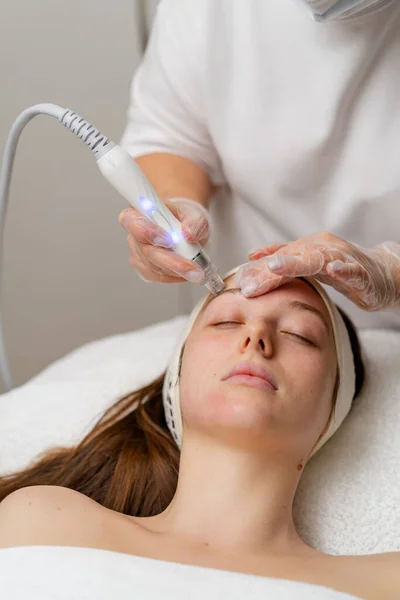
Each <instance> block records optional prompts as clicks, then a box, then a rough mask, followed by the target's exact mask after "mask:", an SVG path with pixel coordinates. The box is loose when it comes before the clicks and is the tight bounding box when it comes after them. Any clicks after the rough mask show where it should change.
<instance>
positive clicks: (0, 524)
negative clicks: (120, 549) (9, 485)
mask: <svg viewBox="0 0 400 600" xmlns="http://www.w3.org/2000/svg"><path fill="white" fill-rule="evenodd" d="M105 512H108V511H107V509H104V507H103V506H101V505H100V504H98V503H97V502H95V501H94V500H91V499H90V498H88V497H87V496H85V495H84V494H81V493H79V492H75V491H74V490H70V489H68V488H65V487H60V486H50V485H41V486H31V487H25V488H21V489H20V490H17V491H16V492H13V493H12V494H10V495H9V496H7V497H6V498H5V499H4V500H3V501H2V502H1V503H0V548H7V547H11V546H30V545H58V546H60V545H61V546H69V545H71V546H80V545H83V546H87V543H86V542H87V539H88V534H89V533H91V531H90V530H92V529H93V532H95V531H96V529H97V528H99V530H98V533H97V534H96V538H98V541H99V543H101V538H102V536H103V535H104V533H105V531H104V528H105V527H107V519H106V518H105ZM82 524H84V527H81V525H82ZM90 537H91V536H90ZM96 541H97V540H96Z"/></svg>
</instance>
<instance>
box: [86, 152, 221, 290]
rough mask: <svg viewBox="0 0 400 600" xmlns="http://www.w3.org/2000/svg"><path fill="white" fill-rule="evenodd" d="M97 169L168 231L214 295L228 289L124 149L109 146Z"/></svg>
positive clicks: (142, 212)
mask: <svg viewBox="0 0 400 600" xmlns="http://www.w3.org/2000/svg"><path fill="white" fill-rule="evenodd" d="M97 166H98V167H99V169H100V171H101V172H102V174H103V175H104V177H105V178H106V179H107V181H109V182H110V183H111V185H112V186H113V187H114V188H115V189H116V190H117V191H118V192H119V193H120V194H121V195H122V196H123V197H124V198H126V200H128V202H130V204H131V205H132V206H133V207H134V208H136V210H138V211H139V212H140V213H141V214H143V215H145V216H147V217H148V218H149V219H151V220H152V221H153V222H154V223H156V224H157V225H158V226H159V227H161V228H162V229H164V231H165V232H166V233H167V234H168V236H169V239H170V241H171V243H172V247H173V250H174V251H175V252H176V253H177V254H179V255H180V256H182V257H183V258H187V259H188V260H191V261H193V262H194V263H196V264H197V265H198V266H199V267H200V268H201V269H202V271H203V272H204V285H205V286H206V287H207V288H208V289H209V290H210V292H211V293H212V294H214V295H217V294H219V293H220V292H221V291H222V290H223V289H224V287H225V284H224V282H223V281H222V279H221V277H220V276H219V275H218V271H217V268H216V266H215V265H214V264H213V263H212V262H211V261H210V259H209V258H208V256H207V254H206V253H205V251H204V249H203V248H202V246H200V244H191V243H189V242H187V241H186V240H185V238H184V236H183V233H182V227H181V223H180V221H178V219H177V218H176V217H175V216H174V215H173V214H172V212H171V211H170V210H169V209H168V208H167V207H166V206H165V204H164V202H162V200H160V198H159V196H158V194H157V193H156V192H155V190H154V188H153V186H152V185H151V184H150V182H149V181H148V180H147V179H146V177H145V176H144V174H143V172H142V170H141V169H140V167H139V166H138V165H137V163H136V162H135V161H134V160H133V159H132V157H131V156H130V155H129V154H128V153H127V152H126V151H125V150H123V149H122V148H120V147H119V146H117V145H116V144H114V143H113V142H109V143H108V144H107V145H106V146H105V147H104V148H103V150H102V152H101V153H100V156H98V157H97Z"/></svg>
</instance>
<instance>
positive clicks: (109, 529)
mask: <svg viewBox="0 0 400 600" xmlns="http://www.w3.org/2000/svg"><path fill="white" fill-rule="evenodd" d="M121 517H122V518H121ZM129 527H131V528H132V529H131V530H130V531H127V528H129ZM133 532H136V535H135V534H133ZM124 538H129V540H130V542H131V543H133V542H134V540H135V538H136V542H138V543H133V545H132V550H133V549H134V551H131V552H130V549H129V548H128V546H126V544H124V543H123V539H124ZM143 539H144V538H143ZM143 539H142V537H141V535H140V534H139V531H138V529H137V525H135V519H132V518H127V517H126V516H125V515H121V514H120V513H116V512H115V511H112V510H110V509H107V508H104V507H103V506H102V505H101V504H98V503H97V502H95V501H94V500H91V499H90V498H88V497H87V496H85V495H84V494H81V493H79V492H75V491H73V490H70V489H68V488H64V487H59V486H32V487H27V488H22V489H20V490H18V491H16V492H13V493H12V494H10V495H9V496H7V498H5V500H3V502H1V503H0V548H9V547H12V546H34V545H36V546H37V545H39V546H42V545H49V546H51V545H54V546H83V547H86V548H101V549H106V550H113V551H116V552H118V551H120V552H121V551H122V552H125V553H127V552H128V553H132V554H137V555H141V552H140V546H141V543H140V540H142V541H143ZM146 547H147V544H146ZM147 550H148V548H147ZM150 550H151V548H150ZM151 554H152V552H151V551H150V553H149V554H147V552H146V555H148V556H151ZM154 554H155V555H156V556H157V554H158V553H157V552H154ZM318 554H319V556H318V557H317V558H315V559H313V558H311V559H308V560H307V561H306V563H307V566H306V567H305V568H304V569H302V568H300V570H299V576H298V577H297V576H294V578H295V579H298V580H302V581H307V580H308V581H309V582H310V583H318V584H320V585H331V586H332V587H334V588H335V587H336V589H339V588H340V589H339V591H347V592H349V593H353V594H356V595H357V594H359V595H360V597H361V598H366V599H368V600H369V599H371V600H375V599H379V600H383V598H385V600H386V599H387V600H391V599H392V598H393V599H397V598H400V552H385V553H382V554H368V555H359V556H333V555H324V554H323V553H318ZM162 559H164V560H167V558H166V557H161V560H162ZM182 562H186V560H184V561H182ZM188 562H189V563H191V561H190V560H189V561H188ZM288 563H290V560H289V561H288ZM191 564H195V562H193V563H191ZM209 566H213V565H212V564H211V565H209ZM294 566H295V565H290V564H287V565H286V567H283V570H282V569H281V571H282V572H281V573H280V575H279V576H281V577H283V578H287V576H285V569H286V570H287V569H289V571H290V572H291V576H290V578H292V576H293V575H294V573H293V567H294ZM235 570H236V569H235ZM257 570H259V569H257ZM272 570H273V569H272ZM269 571H270V569H269V568H268V565H266V568H265V572H263V569H261V572H258V573H257V574H259V575H265V576H275V577H276V576H278V575H277V573H272V572H269ZM302 571H304V572H302ZM316 572H318V573H319V575H318V577H316V576H315V573H316ZM307 573H308V574H309V575H310V574H312V573H314V575H312V576H311V575H310V576H308V575H307ZM337 585H339V588H337ZM361 594H362V595H361Z"/></svg>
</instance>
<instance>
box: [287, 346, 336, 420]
mask: <svg viewBox="0 0 400 600" xmlns="http://www.w3.org/2000/svg"><path fill="white" fill-rule="evenodd" d="M336 369H337V367H336V357H335V356H334V355H332V354H331V353H329V354H328V355H327V354H315V355H314V356H311V355H310V356H309V357H307V358H304V360H302V361H299V360H297V361H293V366H292V369H291V371H290V379H289V381H290V385H291V386H292V389H293V390H296V391H295V395H296V396H297V398H298V400H299V402H301V404H302V406H303V410H302V415H303V416H304V417H305V418H306V420H307V419H308V418H312V419H313V420H315V419H316V418H317V420H322V421H324V419H325V418H328V416H329V414H330V411H331V407H332V397H333V392H334V388H335V381H336ZM289 393H290V392H289Z"/></svg>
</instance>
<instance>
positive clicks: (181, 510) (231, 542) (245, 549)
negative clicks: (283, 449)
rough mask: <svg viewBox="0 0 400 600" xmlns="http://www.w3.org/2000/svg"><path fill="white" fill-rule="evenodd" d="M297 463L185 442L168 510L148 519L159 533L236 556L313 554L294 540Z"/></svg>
mask: <svg viewBox="0 0 400 600" xmlns="http://www.w3.org/2000/svg"><path fill="white" fill-rule="evenodd" d="M299 463H301V459H298V460H296V459H294V460H293V458H288V457H285V458H282V457H281V455H277V453H274V452H273V451H272V450H271V451H269V450H268V449H264V451H263V452H260V450H259V449H258V451H257V452H256V451H255V450H254V446H253V448H252V449H249V446H248V444H243V446H242V447H238V444H237V441H236V442H235V445H229V444H224V445H222V444H221V442H220V441H219V443H218V441H216V440H215V439H210V438H207V440H205V439H201V438H200V437H199V436H197V437H189V438H186V439H185V440H184V442H183V445H182V452H181V462H180V468H179V478H178V485H177V490H176V493H175V496H174V498H173V500H172V502H171V503H170V505H169V506H168V508H167V509H166V510H165V511H164V512H163V513H161V514H160V515H157V516H156V517H152V520H153V525H155V527H156V529H157V531H159V532H160V533H161V532H162V533H168V534H171V535H175V536H178V537H179V538H180V539H184V540H186V541H188V542H190V543H195V544H196V545H197V544H198V545H199V546H203V547H204V546H206V547H207V546H209V547H210V549H214V550H216V551H229V552H235V553H239V554H252V553H254V554H257V555H259V554H271V555H272V554H273V555H288V554H289V555H292V554H297V555H298V554H302V555H304V554H305V553H309V552H310V551H312V552H314V551H313V550H312V549H311V548H310V547H309V546H307V544H305V543H304V542H303V541H302V540H301V539H300V537H299V535H298V534H297V531H296V528H295V526H294V523H293V512H292V506H293V499H294V494H295V491H296V488H297V484H298V482H299V479H300V475H301V471H299V469H298V465H299Z"/></svg>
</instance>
